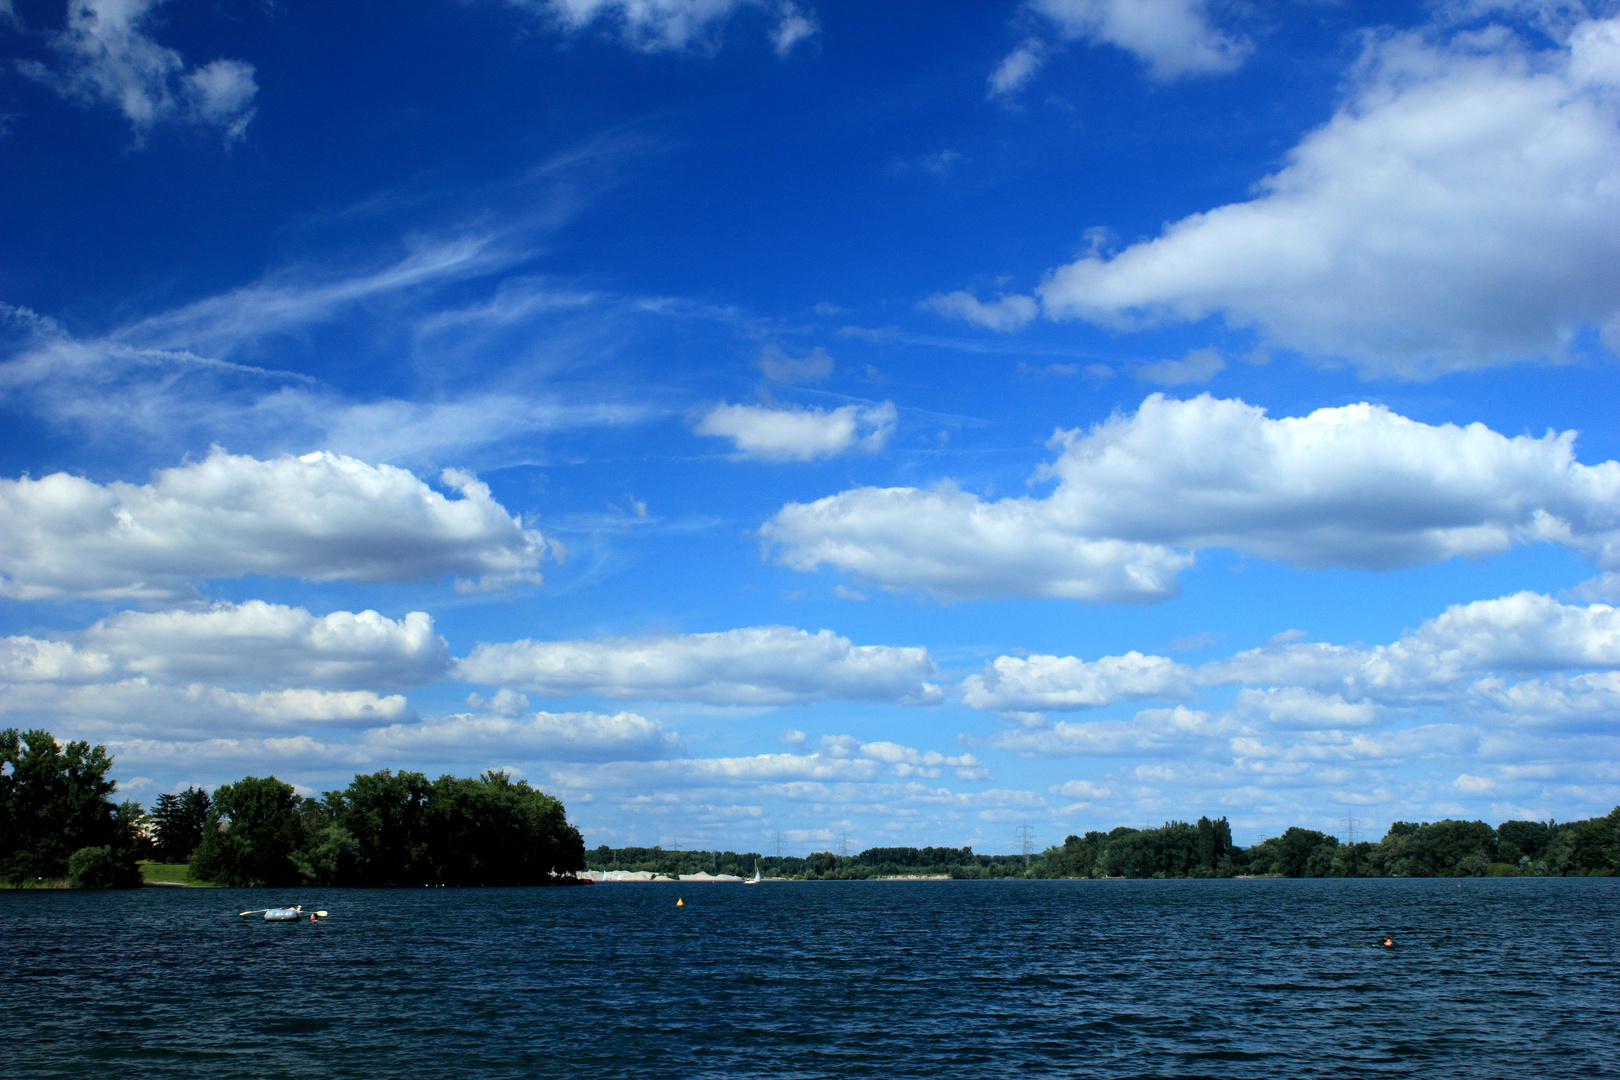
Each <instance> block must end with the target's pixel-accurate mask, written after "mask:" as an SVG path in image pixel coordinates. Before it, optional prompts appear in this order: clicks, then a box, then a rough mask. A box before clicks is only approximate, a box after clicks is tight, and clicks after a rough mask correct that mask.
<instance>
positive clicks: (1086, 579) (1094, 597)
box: [760, 484, 1192, 603]
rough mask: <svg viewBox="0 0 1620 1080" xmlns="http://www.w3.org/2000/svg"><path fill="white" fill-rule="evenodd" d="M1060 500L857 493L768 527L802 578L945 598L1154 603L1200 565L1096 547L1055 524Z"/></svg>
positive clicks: (1138, 549) (910, 491)
mask: <svg viewBox="0 0 1620 1080" xmlns="http://www.w3.org/2000/svg"><path fill="white" fill-rule="evenodd" d="M1049 502H1050V500H1038V499H1029V498H1023V499H1001V500H999V501H997V502H993V503H987V502H985V501H984V500H982V499H980V498H979V497H978V496H976V495H972V494H969V493H968V492H965V491H961V490H959V489H958V488H956V487H954V486H952V485H950V484H941V485H939V486H938V487H935V488H931V489H921V488H873V487H867V488H855V489H853V490H851V491H845V492H842V493H840V494H838V495H830V496H828V497H827V498H824V499H820V500H818V501H816V502H813V503H789V504H788V505H787V506H784V507H783V508H782V509H781V510H780V511H778V512H777V514H776V516H775V517H773V518H772V519H771V520H770V521H769V522H767V523H766V524H765V525H764V526H763V527H762V528H761V529H760V535H761V537H762V538H763V539H764V540H765V541H766V542H767V543H769V544H772V545H776V546H777V547H779V548H780V551H779V553H778V556H777V557H778V559H779V560H780V561H781V562H782V563H784V564H785V565H787V566H790V567H792V568H793V569H795V570H803V571H810V570H815V569H817V568H818V567H820V566H821V565H822V564H823V563H825V564H828V565H831V566H835V567H837V568H839V569H842V570H848V571H851V572H853V573H856V574H860V575H861V576H863V577H866V578H870V579H871V580H872V581H874V582H876V583H877V584H878V585H879V586H881V587H882V588H885V589H889V590H894V591H903V590H909V589H921V590H923V591H925V592H928V593H931V594H932V595H934V596H935V597H938V598H939V599H941V600H968V599H977V598H981V597H994V596H1010V595H1022V596H1036V597H1053V598H1062V599H1068V600H1086V601H1090V602H1093V603H1131V602H1136V603H1152V602H1154V601H1158V600H1163V599H1166V598H1167V597H1170V596H1174V595H1175V594H1176V591H1177V583H1176V575H1177V573H1179V572H1180V571H1181V570H1183V569H1184V568H1186V567H1187V566H1188V565H1190V564H1191V562H1192V559H1191V557H1190V556H1185V555H1179V554H1177V553H1175V552H1172V551H1170V550H1169V549H1168V548H1165V547H1163V546H1162V545H1158V544H1138V543H1131V542H1127V541H1119V540H1111V539H1091V538H1089V537H1086V536H1084V535H1079V534H1077V533H1076V532H1074V531H1071V530H1068V529H1066V528H1064V527H1063V525H1062V524H1061V523H1058V522H1053V521H1052V520H1051V519H1050V518H1049V516H1048V513H1047V510H1048V504H1049Z"/></svg>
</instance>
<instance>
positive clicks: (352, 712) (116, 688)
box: [0, 678, 416, 739]
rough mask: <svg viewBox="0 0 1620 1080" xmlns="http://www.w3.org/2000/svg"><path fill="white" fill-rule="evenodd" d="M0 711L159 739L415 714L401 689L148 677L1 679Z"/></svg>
mask: <svg viewBox="0 0 1620 1080" xmlns="http://www.w3.org/2000/svg"><path fill="white" fill-rule="evenodd" d="M0 713H5V714H6V715H7V716H8V717H12V718H14V720H13V721H12V722H20V723H24V724H27V723H37V724H40V725H41V726H43V727H46V728H49V729H50V730H53V731H64V730H72V731H75V732H78V733H81V734H84V735H94V736H96V737H97V738H106V737H107V736H108V735H115V736H119V737H125V738H133V737H137V736H140V737H154V738H162V739H173V738H181V737H193V738H196V737H212V736H218V735H238V734H242V733H246V732H253V731H264V730H273V731H281V732H290V731H297V730H299V729H303V728H307V727H310V726H315V727H320V728H369V727H374V726H376V725H378V724H389V723H394V722H401V721H407V720H413V719H415V717H416V713H415V711H414V710H413V709H412V708H411V707H410V705H409V704H408V703H407V702H406V700H405V698H404V697H403V696H401V695H399V694H387V695H382V694H377V693H374V692H372V691H370V690H315V689H308V688H302V687H300V688H293V689H286V690H259V691H236V690H226V689H224V688H222V687H218V686H208V685H206V684H203V683H188V684H185V685H175V684H168V683H159V682H154V681H151V680H148V679H145V678H134V679H120V680H119V681H117V682H101V683H95V684H90V685H80V686H64V685H61V684H53V683H45V682H15V683H0Z"/></svg>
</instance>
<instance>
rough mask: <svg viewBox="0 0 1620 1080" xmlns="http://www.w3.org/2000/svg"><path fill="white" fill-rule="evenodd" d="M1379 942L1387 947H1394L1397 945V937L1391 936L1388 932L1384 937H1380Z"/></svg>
mask: <svg viewBox="0 0 1620 1080" xmlns="http://www.w3.org/2000/svg"><path fill="white" fill-rule="evenodd" d="M1378 944H1380V945H1382V946H1383V947H1384V948H1386V949H1393V948H1394V947H1395V939H1394V938H1392V937H1390V936H1389V935H1388V934H1385V935H1384V936H1383V937H1381V938H1379V939H1378Z"/></svg>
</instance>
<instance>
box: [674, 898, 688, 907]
mask: <svg viewBox="0 0 1620 1080" xmlns="http://www.w3.org/2000/svg"><path fill="white" fill-rule="evenodd" d="M675 906H676V907H685V906H686V901H685V900H682V899H680V898H678V897H677V898H676V900H675Z"/></svg>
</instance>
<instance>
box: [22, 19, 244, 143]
mask: <svg viewBox="0 0 1620 1080" xmlns="http://www.w3.org/2000/svg"><path fill="white" fill-rule="evenodd" d="M161 3H162V0H70V2H69V3H68V5H67V24H66V26H65V27H64V28H63V29H62V30H61V32H60V33H58V34H56V35H55V36H54V37H53V38H52V40H51V45H52V48H53V50H54V51H55V52H56V54H57V56H58V58H59V63H58V65H57V66H55V67H51V66H48V65H46V64H42V63H39V62H38V61H29V62H25V63H22V64H20V65H19V68H20V70H21V71H22V72H23V74H25V75H27V76H28V77H30V78H32V79H34V80H36V81H38V82H40V83H43V84H45V85H46V86H49V87H51V88H52V89H53V90H55V91H57V92H58V93H60V94H62V95H63V96H64V97H67V98H69V99H71V100H75V101H79V102H82V103H84V104H87V105H90V104H101V105H113V106H116V107H117V108H118V109H119V110H120V111H121V112H123V114H124V116H125V118H127V119H128V120H129V122H130V125H131V126H132V127H133V128H134V129H135V132H136V134H137V135H144V134H145V133H146V132H148V131H150V130H151V129H152V128H153V127H155V126H156V125H158V124H160V123H163V122H165V121H169V120H184V121H189V122H191V123H198V124H207V125H210V126H215V127H219V128H222V129H223V130H224V132H225V136H226V138H227V139H236V138H240V137H241V135H242V134H243V132H245V131H246V130H247V125H248V123H249V121H251V120H252V119H253V98H254V96H255V95H256V94H257V93H258V84H257V83H256V82H255V80H254V69H253V65H252V64H248V63H244V62H243V61H240V60H225V59H220V60H214V61H211V62H210V63H207V64H204V65H202V66H200V67H193V68H187V67H186V62H185V59H184V58H183V57H182V56H181V55H180V54H179V53H178V52H176V51H175V50H173V49H171V48H168V47H167V46H164V45H159V44H158V43H157V42H156V41H155V40H154V39H153V38H152V37H151V36H150V35H149V34H148V33H147V32H146V29H147V28H146V23H147V22H148V17H149V16H150V15H151V14H152V12H153V10H155V9H156V8H157V7H158V5H159V4H161Z"/></svg>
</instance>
